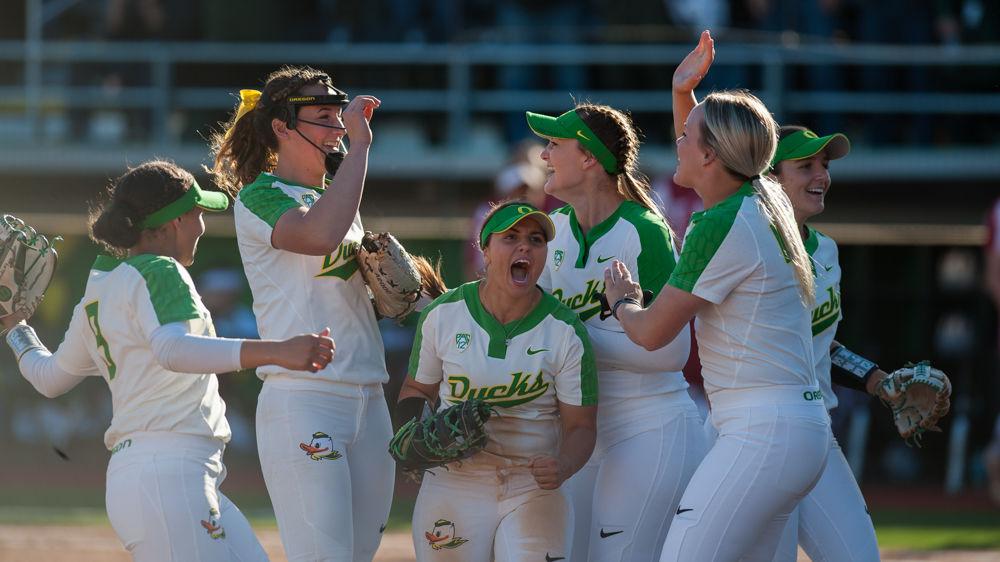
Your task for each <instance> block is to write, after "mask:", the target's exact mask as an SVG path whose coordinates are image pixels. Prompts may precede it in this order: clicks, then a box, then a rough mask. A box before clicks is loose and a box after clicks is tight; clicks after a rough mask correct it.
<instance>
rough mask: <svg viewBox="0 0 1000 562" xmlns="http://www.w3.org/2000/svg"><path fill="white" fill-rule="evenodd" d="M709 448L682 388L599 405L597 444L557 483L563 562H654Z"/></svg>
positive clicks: (691, 404) (700, 424) (685, 392)
mask: <svg viewBox="0 0 1000 562" xmlns="http://www.w3.org/2000/svg"><path fill="white" fill-rule="evenodd" d="M707 450H708V447H707V445H706V443H705V437H704V435H703V433H702V420H701V415H700V414H699V413H698V408H697V406H696V405H695V404H694V402H693V401H692V400H691V397H690V396H689V395H688V392H687V390H686V389H682V390H679V391H677V392H672V393H670V394H667V395H654V396H647V397H643V398H631V399H625V400H621V401H615V402H613V403H611V404H606V403H604V402H601V405H600V407H599V408H598V436H597V446H596V447H595V448H594V454H593V455H592V456H591V458H590V461H589V462H588V463H587V465H586V466H584V467H583V468H582V469H581V470H580V471H579V472H577V473H576V474H575V475H573V477H572V478H570V479H569V480H567V481H566V483H565V484H563V488H564V489H565V490H566V493H567V495H568V496H569V498H570V502H571V504H572V505H573V517H574V521H575V523H574V530H573V549H572V551H571V553H572V555H571V556H570V557H569V559H570V560H579V561H580V562H586V561H587V560H592V561H594V562H655V561H657V560H659V559H660V550H661V548H662V547H663V541H664V539H665V538H666V536H667V529H668V528H669V526H670V521H671V518H672V517H673V514H674V511H675V510H676V509H677V504H678V503H679V502H680V500H681V495H682V494H683V493H684V489H685V488H686V487H687V484H688V481H689V480H690V479H691V475H692V474H694V471H695V469H696V468H697V467H698V464H699V463H700V462H701V459H702V458H703V457H704V456H705V453H706V451H707Z"/></svg>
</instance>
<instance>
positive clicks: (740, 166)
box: [701, 90, 815, 307]
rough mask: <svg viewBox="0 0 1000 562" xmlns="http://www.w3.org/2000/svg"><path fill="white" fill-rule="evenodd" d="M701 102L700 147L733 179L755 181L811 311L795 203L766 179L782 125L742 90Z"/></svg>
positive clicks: (810, 286)
mask: <svg viewBox="0 0 1000 562" xmlns="http://www.w3.org/2000/svg"><path fill="white" fill-rule="evenodd" d="M702 103H703V106H704V109H705V120H704V121H703V122H702V126H701V137H702V144H703V145H704V146H706V147H708V148H711V149H712V150H713V151H714V152H715V154H716V155H717V156H718V157H719V160H720V161H721V162H722V165H723V166H724V167H725V169H726V171H728V172H729V174H730V175H731V176H732V177H733V178H735V179H742V180H745V181H749V180H751V179H752V184H753V187H754V190H755V191H756V193H757V195H758V197H757V200H758V201H759V202H760V206H761V210H762V211H763V212H764V215H765V216H766V217H767V218H768V220H769V221H770V222H771V225H772V226H773V227H774V229H775V231H776V232H777V234H778V236H779V238H780V240H779V241H780V242H781V244H782V246H783V247H784V250H785V251H786V252H787V255H788V258H789V259H790V260H791V263H792V265H793V266H794V268H795V277H796V279H797V280H798V282H799V293H800V295H801V297H802V301H803V302H804V303H806V304H807V305H808V306H810V307H811V306H812V305H813V303H814V302H815V294H814V291H815V282H814V280H813V272H812V266H811V265H810V261H809V255H808V254H807V253H806V248H805V246H804V245H803V244H802V237H801V236H800V235H799V232H798V226H797V225H796V223H795V213H794V211H793V210H792V203H791V201H789V199H788V195H787V194H786V193H785V190H784V189H782V188H781V184H779V183H778V182H776V181H775V180H774V179H773V178H771V177H769V176H766V175H763V174H765V173H766V172H767V170H768V168H769V167H770V165H771V159H772V158H773V157H774V151H775V149H776V148H777V146H778V124H777V123H776V122H775V121H774V118H773V117H772V116H771V113H770V112H769V111H768V110H767V107H765V106H764V103H763V102H762V101H760V100H759V99H757V97H756V96H754V95H753V94H751V93H749V92H746V91H743V90H728V91H722V92H714V93H711V94H709V95H708V96H707V97H706V98H705V100H704V101H703V102H702Z"/></svg>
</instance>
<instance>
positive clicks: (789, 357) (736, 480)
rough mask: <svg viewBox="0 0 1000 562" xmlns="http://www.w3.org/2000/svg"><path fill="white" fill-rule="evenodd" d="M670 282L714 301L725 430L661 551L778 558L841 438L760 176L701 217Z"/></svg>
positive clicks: (713, 334)
mask: <svg viewBox="0 0 1000 562" xmlns="http://www.w3.org/2000/svg"><path fill="white" fill-rule="evenodd" d="M668 283H669V284H670V285H672V286H674V287H676V288H678V289H681V290H684V291H689V292H691V293H692V294H694V295H696V296H698V297H701V298H702V299H705V300H707V301H709V303H708V304H707V305H705V306H704V307H703V308H702V310H701V311H700V312H699V313H698V316H697V319H696V323H695V329H696V330H697V331H698V332H697V334H698V345H699V348H698V350H699V355H700V356H701V362H702V375H703V377H704V379H705V390H706V392H707V393H708V399H709V402H710V403H711V405H712V423H713V424H714V426H715V428H716V430H717V431H718V433H719V438H718V440H717V441H716V442H715V444H714V445H713V447H712V448H711V450H710V451H709V452H708V455H707V456H706V457H705V459H704V460H703V461H702V463H701V464H700V465H699V467H698V469H697V470H696V471H695V473H694V476H692V478H691V481H690V483H689V484H688V487H687V490H686V491H685V492H684V495H683V497H682V498H681V501H680V504H679V506H678V508H677V510H676V512H675V516H674V519H673V521H672V523H671V525H670V530H669V532H668V534H667V539H666V542H665V544H664V547H663V553H662V555H661V557H660V560H661V561H664V562H667V561H688V560H698V561H702V560H705V561H709V560H712V561H730V560H733V561H735V560H761V561H764V560H768V561H769V560H771V559H772V557H773V556H774V554H775V550H776V549H777V547H778V542H779V539H780V537H781V533H782V530H783V528H784V526H785V524H786V522H787V521H788V517H789V514H790V513H791V512H792V510H793V509H794V507H795V505H796V504H797V503H798V502H799V500H801V499H802V498H803V497H805V495H806V494H807V493H808V492H809V490H811V489H812V487H813V486H814V485H815V484H816V481H817V480H818V479H819V477H820V475H821V473H822V471H823V467H824V466H825V464H826V457H827V453H828V451H829V448H830V438H831V436H830V421H829V417H828V415H827V412H826V409H825V408H824V407H823V400H822V393H821V391H820V390H819V387H818V385H817V381H816V375H815V373H814V361H813V348H812V346H813V343H812V341H811V340H812V338H811V337H810V336H811V331H810V317H809V311H808V310H806V308H805V306H804V305H803V303H802V301H801V300H800V298H799V292H798V285H797V281H796V279H795V273H794V270H793V268H792V265H791V264H790V263H789V262H788V261H787V259H786V257H785V255H784V252H783V251H782V248H781V245H780V244H779V242H778V239H777V235H776V233H775V232H774V231H773V230H772V227H771V225H770V223H769V221H768V220H767V217H766V215H765V213H764V212H763V209H762V208H761V206H760V203H759V201H758V198H757V196H756V195H755V193H754V189H753V187H752V186H751V185H750V184H749V183H747V184H744V185H743V186H742V187H741V188H740V189H739V190H738V191H737V192H736V193H734V194H733V195H732V196H730V197H728V198H726V199H725V200H723V201H722V202H720V203H718V204H717V205H715V206H714V207H712V208H710V209H707V210H705V211H702V212H700V213H695V214H694V215H693V216H692V218H691V224H690V225H689V227H688V232H687V236H686V237H685V240H684V248H683V250H682V252H681V256H680V259H679V261H678V263H677V266H676V267H675V268H674V271H673V273H672V274H671V277H670V279H669V281H668Z"/></svg>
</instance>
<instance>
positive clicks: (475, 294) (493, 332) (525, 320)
mask: <svg viewBox="0 0 1000 562" xmlns="http://www.w3.org/2000/svg"><path fill="white" fill-rule="evenodd" d="M481 283H482V280H479V281H473V282H472V283H468V284H466V285H465V286H464V290H465V305H466V306H467V307H468V308H469V313H470V314H471V315H472V319H473V320H475V321H476V324H479V327H480V328H482V329H483V330H484V331H485V332H486V333H487V335H489V337H490V344H489V351H488V353H487V355H489V356H490V357H494V358H496V359H504V358H505V357H506V356H507V340H508V339H511V340H512V339H514V338H515V337H517V336H519V335H521V334H523V333H525V332H528V331H530V330H531V329H533V328H534V327H535V326H537V325H538V324H539V323H541V321H542V320H544V319H545V317H546V316H548V315H549V313H550V312H552V308H553V303H554V302H557V301H556V300H555V299H547V298H545V295H546V293H545V292H544V291H542V298H541V299H539V301H538V304H537V305H535V308H533V309H532V310H531V312H529V313H528V314H527V316H524V317H522V318H519V319H517V320H514V321H512V322H508V323H507V324H501V323H500V321H498V320H497V319H496V318H494V317H493V315H492V314H490V313H489V312H488V311H487V310H486V309H485V308H484V307H483V303H482V301H481V300H480V298H479V285H480V284H481ZM538 290H539V291H541V289H540V288H538Z"/></svg>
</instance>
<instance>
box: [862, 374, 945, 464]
mask: <svg viewBox="0 0 1000 562" xmlns="http://www.w3.org/2000/svg"><path fill="white" fill-rule="evenodd" d="M875 396H878V397H879V399H880V400H882V403H883V404H885V406H886V407H887V408H889V410H891V411H892V417H893V420H894V421H895V422H896V430H897V431H899V435H900V436H901V437H902V438H903V439H904V440H906V444H907V445H917V446H918V447H919V446H920V441H921V439H922V434H923V433H924V432H925V431H941V428H939V427H938V426H937V423H938V421H940V420H941V418H943V417H944V416H945V415H947V414H948V410H949V409H950V408H951V381H949V380H948V375H945V374H944V373H943V372H942V371H941V370H940V369H935V368H934V367H931V364H930V362H929V361H921V362H919V363H917V364H915V365H914V364H912V363H908V364H907V365H905V366H904V367H903V368H902V369H898V370H896V371H893V372H892V373H890V374H889V375H888V376H886V377H885V378H884V379H882V381H881V382H879V384H878V386H877V387H876V388H875Z"/></svg>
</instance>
